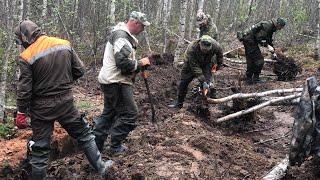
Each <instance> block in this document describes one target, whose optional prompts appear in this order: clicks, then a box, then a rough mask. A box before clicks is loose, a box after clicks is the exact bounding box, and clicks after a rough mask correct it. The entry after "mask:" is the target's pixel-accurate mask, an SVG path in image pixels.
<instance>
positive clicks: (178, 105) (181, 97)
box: [169, 92, 187, 109]
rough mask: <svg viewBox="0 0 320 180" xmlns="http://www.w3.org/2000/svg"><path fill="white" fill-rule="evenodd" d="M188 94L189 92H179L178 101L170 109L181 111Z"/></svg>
mask: <svg viewBox="0 0 320 180" xmlns="http://www.w3.org/2000/svg"><path fill="white" fill-rule="evenodd" d="M186 94H187V92H178V99H177V100H176V101H175V102H174V103H173V104H170V105H169V107H170V108H178V109H181V108H182V107H183V102H184V98H185V97H186Z"/></svg>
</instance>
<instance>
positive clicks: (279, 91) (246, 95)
mask: <svg viewBox="0 0 320 180" xmlns="http://www.w3.org/2000/svg"><path fill="white" fill-rule="evenodd" d="M302 89H303V88H292V89H275V90H270V91H265V92H260V93H259V92H258V93H238V94H233V95H231V96H227V97H224V98H220V99H211V98H208V103H210V104H217V103H224V102H227V101H231V100H234V99H244V98H254V97H264V96H268V95H271V94H279V95H281V94H284V93H293V92H302Z"/></svg>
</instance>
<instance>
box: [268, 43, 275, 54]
mask: <svg viewBox="0 0 320 180" xmlns="http://www.w3.org/2000/svg"><path fill="white" fill-rule="evenodd" d="M268 50H269V52H271V53H272V54H274V48H273V47H272V46H270V45H268Z"/></svg>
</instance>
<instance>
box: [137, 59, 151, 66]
mask: <svg viewBox="0 0 320 180" xmlns="http://www.w3.org/2000/svg"><path fill="white" fill-rule="evenodd" d="M138 64H139V66H140V67H143V66H149V65H150V60H149V58H148V57H144V58H142V59H140V60H139V61H138Z"/></svg>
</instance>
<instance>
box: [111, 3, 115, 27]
mask: <svg viewBox="0 0 320 180" xmlns="http://www.w3.org/2000/svg"><path fill="white" fill-rule="evenodd" d="M115 11H116V5H115V0H111V4H110V23H111V24H112V25H115V24H116V16H115V14H114V12H115Z"/></svg>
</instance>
